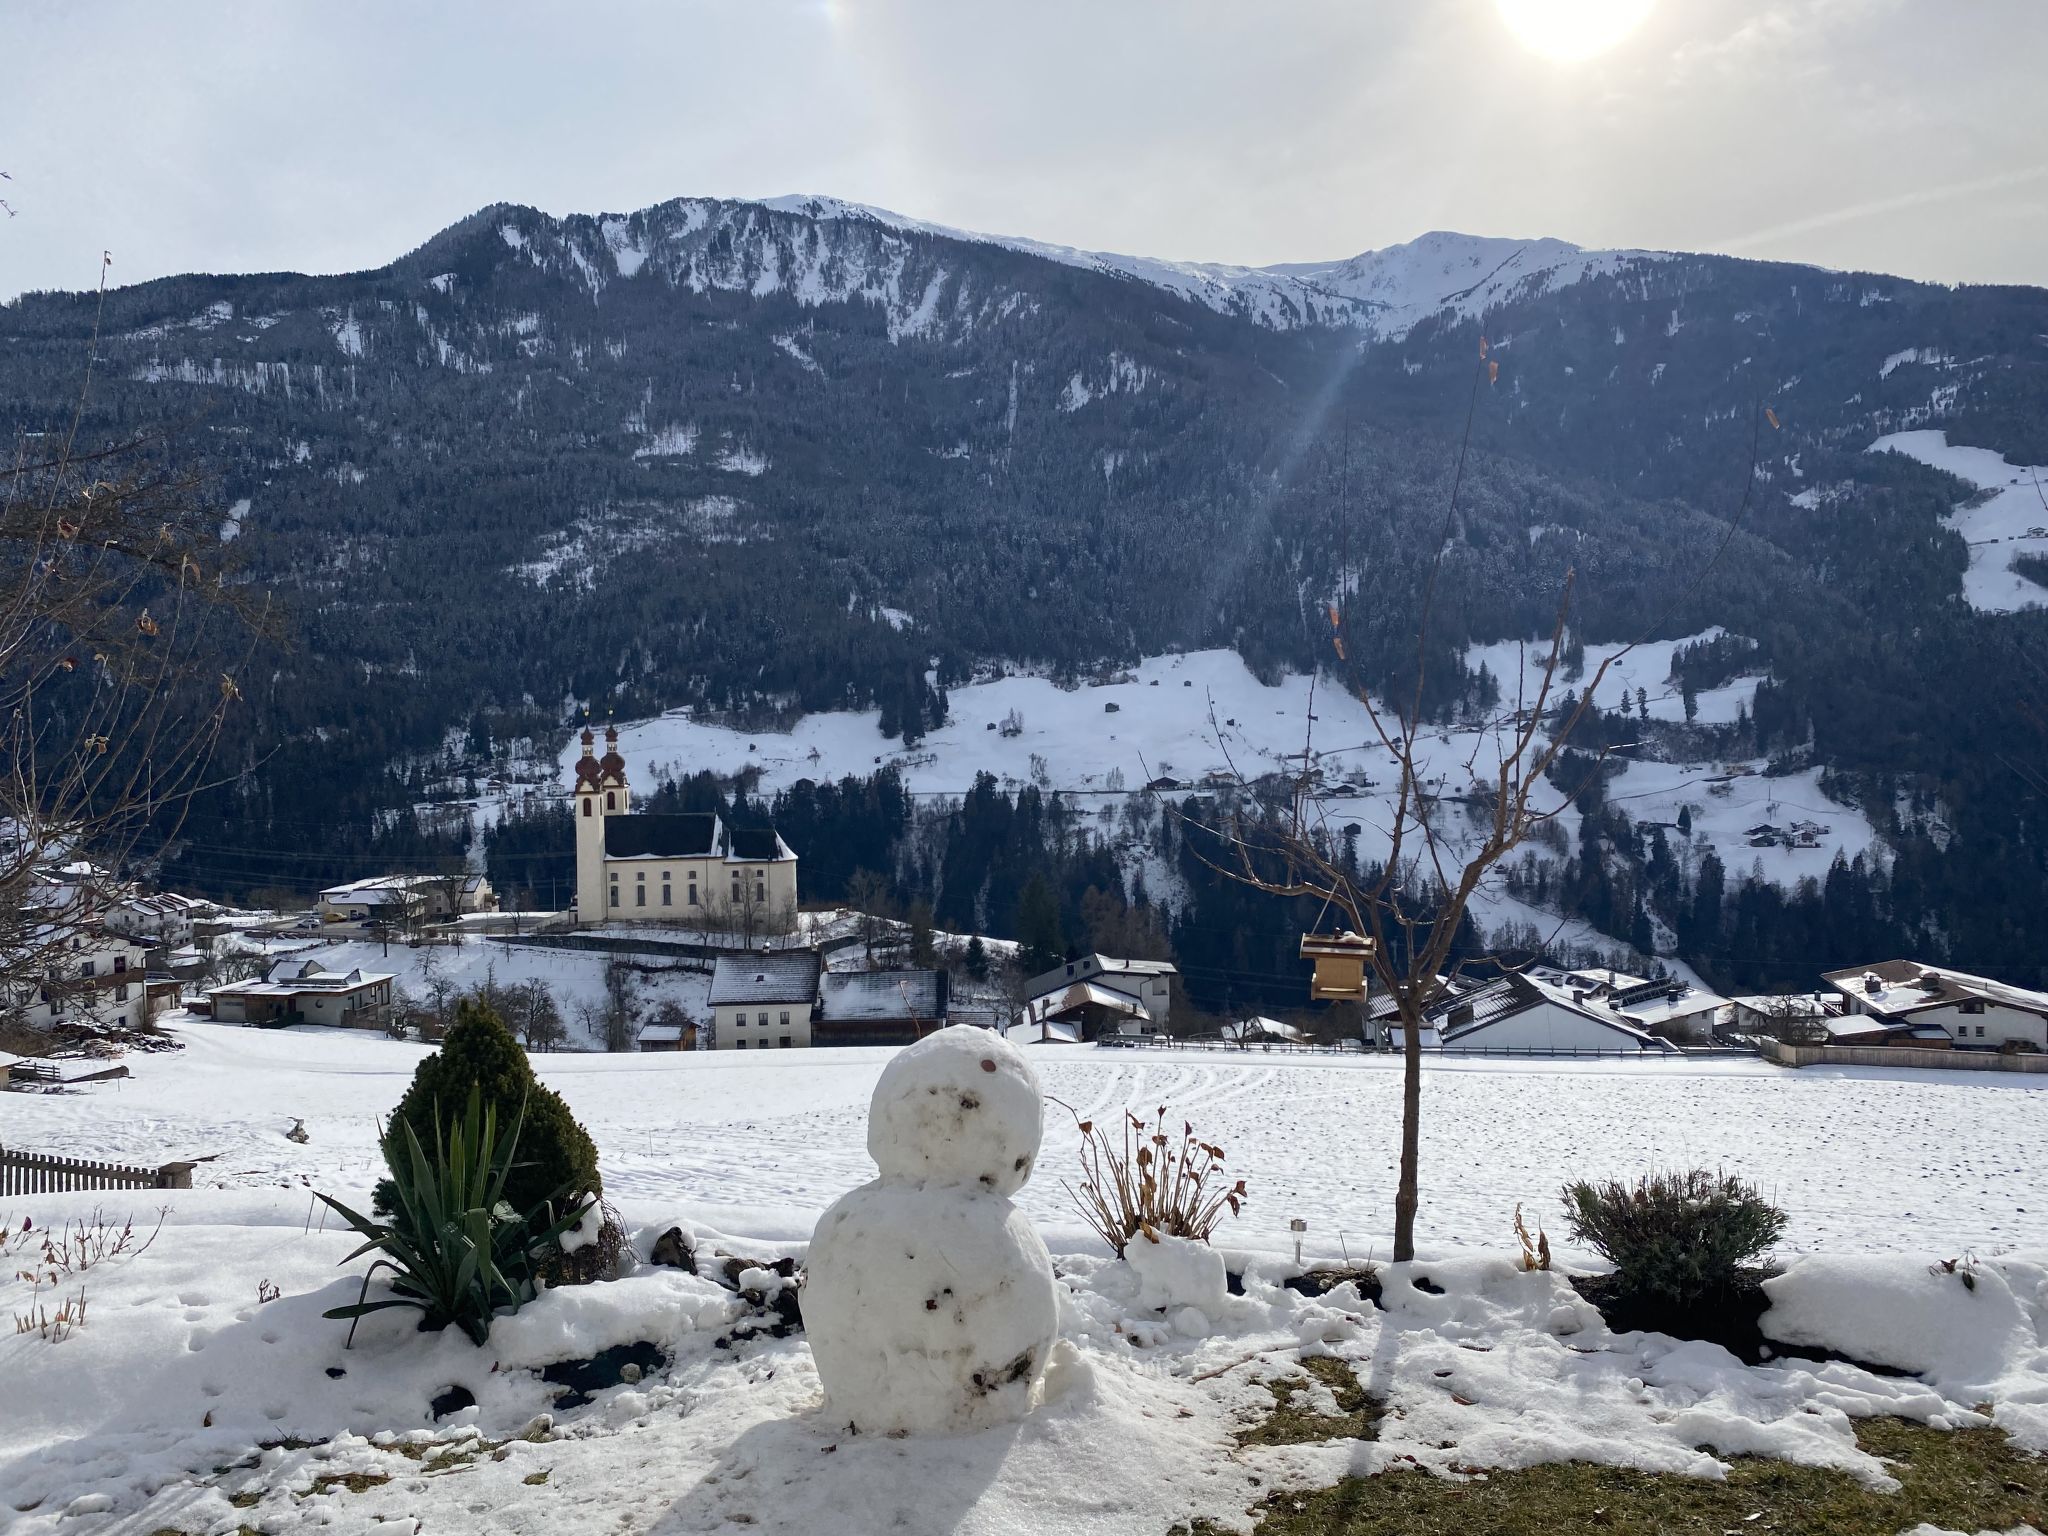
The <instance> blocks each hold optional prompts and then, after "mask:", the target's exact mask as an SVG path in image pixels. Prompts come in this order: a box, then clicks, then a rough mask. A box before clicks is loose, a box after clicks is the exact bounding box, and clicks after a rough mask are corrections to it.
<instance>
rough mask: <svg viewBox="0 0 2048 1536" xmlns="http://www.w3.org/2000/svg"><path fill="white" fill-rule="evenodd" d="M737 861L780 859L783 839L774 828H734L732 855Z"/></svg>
mask: <svg viewBox="0 0 2048 1536" xmlns="http://www.w3.org/2000/svg"><path fill="white" fill-rule="evenodd" d="M731 856H732V857H733V858H735V859H779V858H781V857H782V839H781V838H779V837H777V836H776V835H775V829H774V828H773V827H734V828H733V829H732V855H731Z"/></svg>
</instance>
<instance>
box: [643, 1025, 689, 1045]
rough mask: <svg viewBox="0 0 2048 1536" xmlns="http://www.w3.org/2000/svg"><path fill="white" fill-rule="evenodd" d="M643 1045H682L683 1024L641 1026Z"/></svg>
mask: <svg viewBox="0 0 2048 1536" xmlns="http://www.w3.org/2000/svg"><path fill="white" fill-rule="evenodd" d="M640 1043H641V1044H642V1045H647V1044H650V1043H651V1044H654V1045H681V1044H682V1043H683V1026H682V1025H680V1024H643V1025H641V1026H640Z"/></svg>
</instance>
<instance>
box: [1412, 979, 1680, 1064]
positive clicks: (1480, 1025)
mask: <svg viewBox="0 0 2048 1536" xmlns="http://www.w3.org/2000/svg"><path fill="white" fill-rule="evenodd" d="M1430 1022H1431V1023H1432V1024H1433V1025H1434V1026H1435V1028H1436V1030H1437V1032H1438V1035H1439V1036H1440V1038H1441V1040H1442V1049H1443V1050H1444V1051H1446V1052H1459V1051H1475V1052H1486V1051H1502V1052H1510V1053H1513V1054H1515V1055H1528V1056H1586V1055H1600V1056H1613V1055H1651V1054H1661V1053H1665V1052H1670V1051H1672V1049H1673V1048H1672V1046H1671V1045H1669V1044H1668V1043H1667V1042H1665V1041H1663V1040H1660V1039H1658V1038H1657V1037H1656V1036H1655V1035H1652V1034H1650V1033H1649V1032H1648V1031H1646V1030H1643V1029H1641V1028H1639V1027H1638V1026H1636V1025H1635V1024H1633V1023H1631V1022H1630V1021H1629V1020H1628V1019H1627V1017H1626V1016H1624V1015H1623V1014H1621V1013H1620V1012H1619V1011H1617V1010H1615V1009H1613V1008H1610V1007H1607V1006H1605V1005H1604V1004H1603V1003H1600V1002H1596V1001H1593V1000H1591V999H1589V998H1588V997H1587V996H1586V994H1585V992H1584V991H1583V990H1574V989H1571V988H1567V987H1565V986H1562V985H1560V984H1558V983H1556V982H1552V981H1544V980H1538V979H1537V978H1536V977H1533V976H1525V975H1519V974H1514V975H1507V976H1502V977H1500V978H1499V979H1498V980H1495V981H1490V982H1487V983H1486V984H1485V985H1484V986H1481V987H1477V988H1475V989H1474V990H1472V991H1470V992H1466V993H1463V994H1461V995H1457V996H1452V997H1447V998H1443V999H1440V1000H1439V1001H1438V1003H1437V1004H1436V1005H1435V1007H1433V1008H1432V1009H1431V1011H1430Z"/></svg>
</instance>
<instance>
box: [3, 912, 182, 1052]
mask: <svg viewBox="0 0 2048 1536" xmlns="http://www.w3.org/2000/svg"><path fill="white" fill-rule="evenodd" d="M27 942H28V944H29V945H30V947H31V949H32V952H33V953H34V954H35V956H36V960H37V970H38V972H39V974H38V975H37V976H36V979H35V980H34V981H33V982H27V981H24V982H21V983H19V984H17V985H16V986H15V987H14V989H13V991H14V1004H15V1007H16V1008H17V1009H18V1010H19V1011H20V1014H21V1016H22V1017H23V1018H24V1019H25V1021H26V1022H27V1023H28V1024H30V1025H31V1026H33V1027H35V1028H38V1029H47V1028H50V1027H52V1026H54V1025H59V1024H68V1025H75V1026H80V1027H83V1028H87V1029H132V1028H140V1027H142V1026H143V1025H145V1024H147V1023H149V1021H150V1020H151V1018H153V1017H154V1016H155V1015H156V1013H157V1011H158V1010H159V1008H160V1007H161V1006H162V1003H163V1000H164V995H165V994H164V991H163V989H162V988H158V989H157V990H156V992H154V993H152V992H151V990H150V988H149V985H148V975H147V965H148V956H149V947H148V946H147V945H146V944H142V943H140V942H138V941H136V940H135V939H132V938H129V937H127V936H126V935H125V934H118V933H110V932H108V931H107V930H106V929H104V928H102V927H100V926H99V925H98V924H97V923H93V922H78V923H75V924H71V923H66V924H53V925H50V926H48V927H45V928H40V929H37V930H34V931H32V932H31V933H30V934H29V935H28V936H27Z"/></svg>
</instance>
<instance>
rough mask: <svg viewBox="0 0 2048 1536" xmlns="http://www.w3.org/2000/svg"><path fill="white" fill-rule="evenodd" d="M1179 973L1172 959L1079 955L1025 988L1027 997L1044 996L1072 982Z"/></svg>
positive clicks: (1112, 982) (1116, 980)
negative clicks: (1128, 958)
mask: <svg viewBox="0 0 2048 1536" xmlns="http://www.w3.org/2000/svg"><path fill="white" fill-rule="evenodd" d="M1179 974H1180V972H1179V971H1178V970H1177V969H1176V968H1175V966H1174V964H1173V962H1172V961H1171V960H1120V959H1118V958H1117V957H1116V956H1114V955H1101V954H1086V955H1076V956H1075V957H1074V958H1073V959H1071V960H1068V961H1066V962H1064V963H1062V964H1060V965H1056V966H1054V967H1053V968H1052V969H1051V970H1049V971H1046V972H1044V973H1043V974H1042V975H1038V976H1034V977H1032V978H1031V980H1030V982H1029V983H1028V984H1027V985H1026V987H1025V994H1024V995H1025V996H1026V997H1030V998H1036V997H1043V996H1044V995H1045V994H1046V993H1048V992H1057V991H1059V990H1060V989H1061V988H1062V987H1065V986H1066V985H1067V984H1068V983H1070V982H1075V981H1100V982H1102V983H1104V984H1105V985H1108V986H1111V987H1115V986H1117V985H1118V983H1119V982H1122V983H1125V984H1129V983H1131V982H1135V981H1138V980H1141V979H1142V978H1145V977H1149V976H1178V975H1179Z"/></svg>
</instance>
